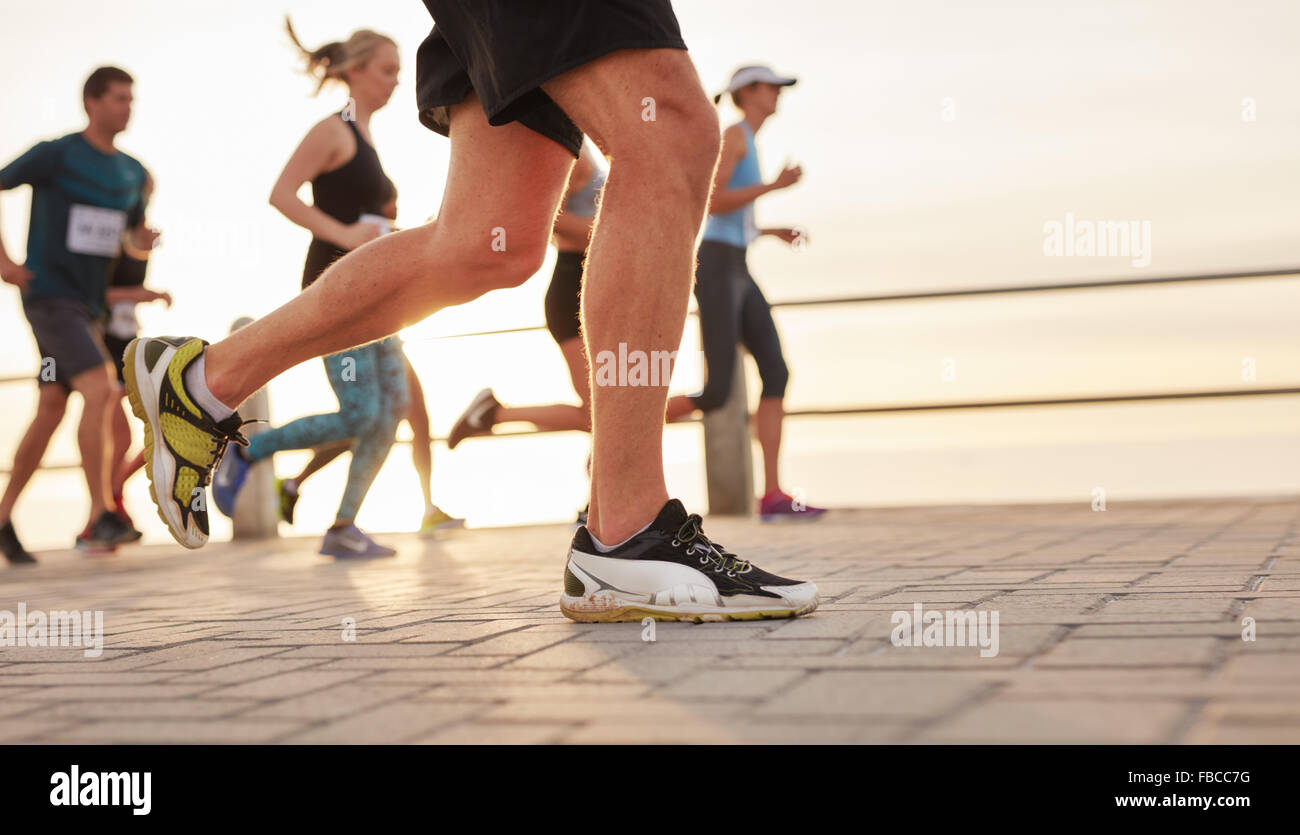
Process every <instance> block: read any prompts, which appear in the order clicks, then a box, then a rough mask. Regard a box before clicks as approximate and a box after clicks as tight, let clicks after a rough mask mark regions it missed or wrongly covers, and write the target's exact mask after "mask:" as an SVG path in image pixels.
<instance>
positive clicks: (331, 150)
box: [271, 116, 379, 249]
mask: <svg viewBox="0 0 1300 835" xmlns="http://www.w3.org/2000/svg"><path fill="white" fill-rule="evenodd" d="M337 121H338V120H337V119H335V118H334V117H333V116H331V117H329V118H328V119H325V120H323V121H321V122H319V123H318V124H317V125H316V127H314V128H312V129H311V131H310V132H309V133H308V134H307V136H306V137H305V138H304V139H303V140H302V142H301V143H300V144H299V145H298V148H297V149H296V150H295V151H294V152H293V156H291V157H289V161H288V162H287V163H285V166H284V170H283V171H281V172H280V178H279V179H278V180H276V181H275V186H274V188H272V189H271V205H272V206H274V207H275V208H277V209H279V210H280V213H281V214H283V215H284V216H285V217H287V218H289V220H292V221H293V222H294V223H296V224H298V225H299V226H301V227H302V228H304V229H306V230H307V231H309V232H311V233H312V234H313V235H315V236H316V237H318V238H321V239H323V240H326V241H329V242H330V243H332V244H334V245H335V246H340V247H342V248H344V249H355V248H356V247H358V246H360V245H361V244H363V243H365V242H366V241H368V240H372V239H374V238H377V237H379V228H378V227H376V226H373V225H372V224H369V223H364V224H357V223H354V224H352V226H347V225H345V224H342V223H339V222H338V221H337V220H335V219H334V218H332V217H330V216H329V215H327V214H325V213H324V212H323V211H321V210H320V209H318V208H316V207H315V206H308V205H307V204H306V203H304V202H302V200H301V199H299V197H298V189H300V188H302V185H303V183H306V182H310V181H311V180H313V179H315V178H316V177H318V176H320V175H321V174H323V173H325V172H326V171H329V170H331V169H333V168H335V167H336V166H337V165H338V164H341V163H343V162H346V159H345V158H344V155H345V154H346V153H347V148H348V138H347V137H346V136H344V135H343V133H342V132H341V131H340V128H341V127H342V126H341V125H338V124H335V123H336V122H337ZM357 227H365V228H369V229H370V230H372V232H373V234H369V235H368V236H367V233H366V232H365V229H364V228H363V229H358V228H357Z"/></svg>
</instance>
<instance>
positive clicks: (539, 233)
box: [451, 224, 548, 293]
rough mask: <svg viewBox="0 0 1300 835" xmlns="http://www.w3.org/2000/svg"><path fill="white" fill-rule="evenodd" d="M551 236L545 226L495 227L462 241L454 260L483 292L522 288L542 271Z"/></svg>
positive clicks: (463, 238) (456, 250)
mask: <svg viewBox="0 0 1300 835" xmlns="http://www.w3.org/2000/svg"><path fill="white" fill-rule="evenodd" d="M547 235H548V230H545V229H542V228H541V227H538V228H530V227H529V226H527V225H522V224H521V225H519V226H515V227H511V226H508V225H502V226H494V227H491V228H490V229H487V230H483V233H482V234H472V233H471V235H470V236H467V237H462V238H461V239H459V240H458V241H457V242H456V244H455V246H454V247H453V250H452V258H451V260H452V262H453V264H454V266H455V269H456V270H457V271H459V272H460V273H461V274H462V275H465V276H469V277H471V278H472V282H473V286H474V288H475V289H476V290H478V291H479V292H480V293H487V292H490V291H492V290H505V289H508V288H511V287H518V286H519V285H521V284H523V283H524V282H525V281H527V280H528V279H530V278H532V277H533V276H534V275H536V274H537V271H538V270H540V269H541V268H542V263H543V262H544V261H545V260H546V245H547V240H548V238H547Z"/></svg>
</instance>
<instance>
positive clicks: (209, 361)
mask: <svg viewBox="0 0 1300 835" xmlns="http://www.w3.org/2000/svg"><path fill="white" fill-rule="evenodd" d="M214 348H215V346H209V347H208V349H207V350H205V351H204V352H203V382H204V383H205V384H206V385H207V387H208V392H209V393H211V395H212V396H213V397H215V398H216V399H217V400H219V401H221V402H222V403H223V404H225V405H226V406H227V407H228V408H230V409H231V410H232V411H237V410H238V409H239V404H240V403H241V402H242V401H243V398H242V397H240V396H239V391H238V390H237V385H238V381H237V380H236V379H234V376H233V375H231V374H229V373H226V372H225V371H224V367H223V364H222V362H221V356H220V352H219V351H216V352H214V350H213V349H214ZM214 353H216V356H213V354H214Z"/></svg>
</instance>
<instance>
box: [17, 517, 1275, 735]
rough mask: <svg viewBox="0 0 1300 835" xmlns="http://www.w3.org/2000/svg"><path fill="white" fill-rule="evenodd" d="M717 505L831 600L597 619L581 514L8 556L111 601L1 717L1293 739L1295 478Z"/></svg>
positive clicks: (96, 726)
mask: <svg viewBox="0 0 1300 835" xmlns="http://www.w3.org/2000/svg"><path fill="white" fill-rule="evenodd" d="M706 528H707V530H708V531H709V533H710V535H711V536H712V537H713V538H714V539H715V540H720V541H721V542H724V543H726V545H727V546H728V548H730V549H731V550H734V551H737V552H738V553H740V554H741V555H743V556H746V557H749V558H751V559H753V560H754V561H755V562H757V563H758V564H759V565H761V566H763V567H764V568H767V569H769V570H773V571H776V572H778V573H782V574H786V575H788V576H796V577H800V578H806V579H812V580H815V581H817V582H818V583H819V585H820V586H821V589H822V596H823V603H822V607H821V608H820V609H819V610H818V612H817V613H816V614H815V615H813V616H812V617H808V618H801V619H799V620H795V621H766V622H758V623H723V624H699V625H695V624H676V623H671V624H670V623H660V624H657V626H656V628H655V635H654V637H655V640H654V641H653V642H649V641H646V640H643V637H645V636H644V629H643V627H642V626H641V625H640V624H614V625H585V624H574V623H572V622H570V621H568V620H567V619H565V618H564V617H563V616H562V615H561V614H560V613H559V609H558V607H557V605H556V604H557V600H558V594H559V590H560V584H561V571H562V569H563V563H564V553H565V547H566V545H567V542H568V538H569V536H570V530H569V529H568V528H567V527H559V526H556V527H532V528H514V529H492V530H469V531H462V532H459V533H457V534H454V535H449V536H447V537H445V538H442V539H439V540H434V541H428V540H421V539H419V538H417V537H415V536H413V535H400V536H397V535H394V536H390V537H387V540H388V541H390V542H392V543H394V544H396V545H398V547H399V548H400V554H399V556H398V557H397V558H395V559H391V560H384V561H374V562H366V563H335V562H332V561H328V560H326V559H325V558H322V557H319V556H317V555H316V553H315V547H316V544H317V540H316V539H314V538H313V539H286V540H274V541H269V542H254V543H240V544H213V545H209V546H208V547H207V548H205V549H204V550H202V551H199V552H186V551H183V550H182V549H180V548H177V547H157V546H150V547H133V548H124V549H122V550H121V551H120V552H119V554H118V555H117V556H114V557H109V558H88V557H85V556H83V555H80V554H77V553H76V552H53V553H49V552H47V553H43V554H40V555H39V556H40V558H41V559H42V564H41V565H40V566H37V567H35V568H28V569H16V568H4V567H0V610H8V611H10V612H14V613H16V612H17V609H18V606H19V604H20V603H21V604H23V605H25V607H26V609H27V611H28V612H31V611H34V610H42V611H50V610H83V609H87V610H102V611H103V613H104V621H103V623H104V644H103V652H102V655H100V656H99V657H98V658H86V657H84V655H83V652H82V651H81V650H80V649H77V648H73V647H0V742H3V743H14V742H41V743H46V742H49V743H64V742H79V743H87V742H88V743H98V742H106V743H122V742H126V743H144V742H168V743H171V742H212V743H226V742H295V743H326V742H343V743H363V742H366V743H389V742H401V743H407V742H411V743H550V742H562V743H593V742H594V743H624V742H627V743H639V742H663V743H677V742H685V743H700V742H772V743H787V742H812V743H874V742H917V743H938V742H1067V743H1207V742H1208V743H1238V742H1244V743H1282V742H1288V743H1297V742H1300V500H1298V499H1285V500H1284V499H1276V500H1265V499H1257V500H1241V499H1232V500H1227V499H1225V500H1219V501H1195V502H1149V503H1135V504H1119V505H1116V504H1112V505H1110V508H1109V509H1108V510H1106V511H1104V512H1093V511H1092V510H1091V508H1090V507H1089V505H1088V503H1087V502H1080V503H1078V504H1077V505H1043V506H1008V507H1001V506H989V507H955V508H908V509H890V510H843V511H837V512H835V513H834V514H832V515H830V516H828V517H827V518H826V519H824V520H823V521H821V522H819V523H816V524H814V525H777V526H771V525H768V526H764V525H761V524H759V523H758V522H756V521H747V520H736V519H711V520H709V521H708V522H707V525H706ZM916 603H920V604H922V606H923V608H924V609H925V610H927V611H929V610H939V611H965V610H973V611H974V612H976V613H979V612H981V611H987V612H989V613H992V612H995V611H996V612H997V614H998V623H999V633H998V634H999V647H998V654H997V655H996V656H992V657H981V654H980V650H979V648H978V647H974V646H917V647H899V646H894V645H893V643H891V640H890V635H891V620H890V618H891V613H893V612H895V611H900V610H901V611H908V612H911V611H913V607H914V605H915V604H916ZM977 616H978V615H977ZM348 618H351V619H353V620H354V621H355V640H351V641H349V640H345V639H344V633H345V619H348ZM1246 618H1253V620H1254V624H1255V637H1256V640H1254V641H1246V640H1243V638H1242V634H1243V629H1245V627H1244V626H1243V621H1244V619H1246Z"/></svg>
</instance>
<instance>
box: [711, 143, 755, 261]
mask: <svg viewBox="0 0 1300 835" xmlns="http://www.w3.org/2000/svg"><path fill="white" fill-rule="evenodd" d="M740 126H741V128H743V129H744V131H745V155H744V156H743V157H741V158H740V161H739V162H737V163H736V168H735V170H734V171H732V172H731V179H730V180H727V185H726V188H728V189H734V188H745V187H746V186H756V185H758V184H759V183H761V182H763V175H762V173H761V172H760V171H759V170H758V149H757V148H756V147H754V131H752V130H751V129H750V127H749V123H748V122H744V121H742V122H740ZM757 237H758V224H756V223H755V222H754V201H752V200H751V201H750V202H749V203H748V204H746V205H745V206H744V207H743V208H740V209H736V210H735V211H732V212H727V213H725V214H718V215H709V219H708V222H707V223H705V224H704V240H706V241H718V242H720V243H724V244H731V245H732V246H738V247H740V248H741V249H744V248H745V247H748V246H749V244H750V242H751V241H753V240H754V239H755V238H757Z"/></svg>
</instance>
